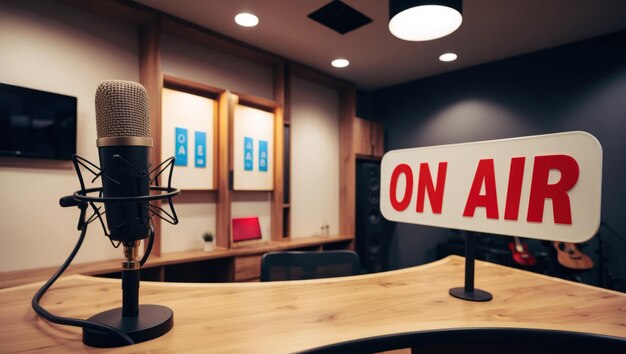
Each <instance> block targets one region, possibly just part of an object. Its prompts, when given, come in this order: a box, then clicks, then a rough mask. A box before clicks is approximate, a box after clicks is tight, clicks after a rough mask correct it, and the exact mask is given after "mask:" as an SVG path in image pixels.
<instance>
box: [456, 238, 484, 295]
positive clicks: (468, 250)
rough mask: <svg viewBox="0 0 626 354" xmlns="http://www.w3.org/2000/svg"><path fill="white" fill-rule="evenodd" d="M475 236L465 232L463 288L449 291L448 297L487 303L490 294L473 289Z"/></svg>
mask: <svg viewBox="0 0 626 354" xmlns="http://www.w3.org/2000/svg"><path fill="white" fill-rule="evenodd" d="M475 253H476V234H475V233H474V232H472V231H466V232H465V286H464V287H462V288H452V289H450V295H452V296H454V297H456V298H458V299H462V300H467V301H489V300H491V299H493V296H492V295H491V293H489V292H487V291H484V290H480V289H475V288H474V260H475V258H476V255H475Z"/></svg>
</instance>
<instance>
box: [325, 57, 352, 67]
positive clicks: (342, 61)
mask: <svg viewBox="0 0 626 354" xmlns="http://www.w3.org/2000/svg"><path fill="white" fill-rule="evenodd" d="M330 65H332V66H334V67H336V68H345V67H346V66H348V65H350V62H349V61H348V59H335V60H333V61H332V62H331V63H330Z"/></svg>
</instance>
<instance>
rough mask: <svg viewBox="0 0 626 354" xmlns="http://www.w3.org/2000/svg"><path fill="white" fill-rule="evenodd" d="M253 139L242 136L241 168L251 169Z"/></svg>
mask: <svg viewBox="0 0 626 354" xmlns="http://www.w3.org/2000/svg"><path fill="white" fill-rule="evenodd" d="M253 146H254V139H252V138H250V137H247V136H245V137H244V138H243V169H244V171H252V162H253V160H252V154H253V153H254V148H253Z"/></svg>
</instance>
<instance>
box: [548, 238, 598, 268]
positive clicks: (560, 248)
mask: <svg viewBox="0 0 626 354" xmlns="http://www.w3.org/2000/svg"><path fill="white" fill-rule="evenodd" d="M552 244H553V245H554V248H555V249H556V252H557V260H558V261H559V263H560V264H561V265H562V266H563V267H565V268H570V269H576V270H587V269H591V268H593V261H592V260H591V258H589V256H587V255H586V254H584V253H582V252H581V251H580V250H578V248H577V247H576V245H575V244H573V243H570V242H559V241H554V242H552Z"/></svg>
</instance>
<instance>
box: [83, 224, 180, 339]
mask: <svg viewBox="0 0 626 354" xmlns="http://www.w3.org/2000/svg"><path fill="white" fill-rule="evenodd" d="M153 237H154V230H153V229H152V228H150V238H153ZM140 243H141V242H140V241H135V242H132V243H129V244H126V243H125V244H124V258H125V260H124V261H123V262H122V307H118V308H115V309H111V310H108V311H104V312H101V313H99V314H97V315H94V316H92V317H90V318H89V319H88V320H89V321H93V322H98V323H102V324H105V325H108V326H111V327H113V328H116V329H118V330H120V331H121V332H123V333H125V334H126V335H128V336H129V337H130V338H132V339H133V341H134V342H135V343H139V342H144V341H147V340H150V339H154V338H157V337H160V336H162V335H164V334H165V333H167V332H168V331H169V330H170V329H172V327H173V326H174V313H173V312H172V310H171V309H169V308H168V307H165V306H161V305H139V270H140V268H141V265H140V261H139V260H138V259H137V254H138V249H139V245H140ZM83 343H85V344H86V345H89V346H92V347H99V348H110V347H119V346H123V345H126V343H124V342H122V340H121V339H120V337H119V336H114V335H112V334H110V333H104V332H101V331H97V330H93V329H89V328H83Z"/></svg>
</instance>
